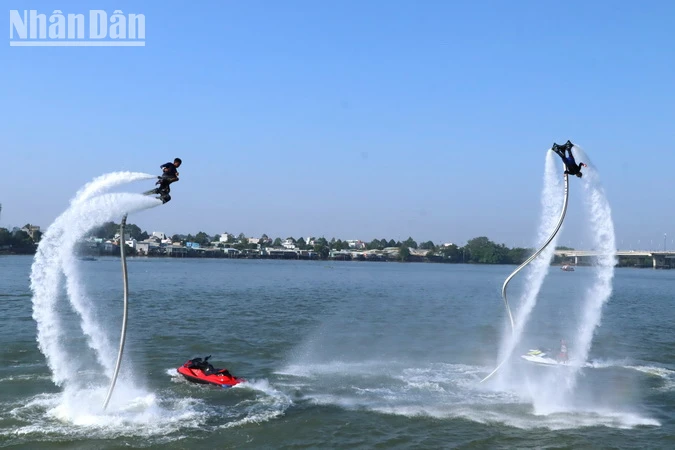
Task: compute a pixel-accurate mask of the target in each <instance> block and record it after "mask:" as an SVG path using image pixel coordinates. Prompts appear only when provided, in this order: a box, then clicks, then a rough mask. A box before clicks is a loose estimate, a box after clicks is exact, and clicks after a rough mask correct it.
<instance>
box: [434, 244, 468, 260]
mask: <svg viewBox="0 0 675 450" xmlns="http://www.w3.org/2000/svg"><path fill="white" fill-rule="evenodd" d="M438 252H439V253H440V254H441V256H442V257H443V260H444V261H446V262H455V263H460V262H462V251H461V250H460V248H459V247H457V246H456V245H455V244H452V245H448V246H443V247H441V248H440V249H439V250H438Z"/></svg>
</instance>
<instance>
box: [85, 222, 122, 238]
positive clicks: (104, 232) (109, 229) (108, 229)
mask: <svg viewBox="0 0 675 450" xmlns="http://www.w3.org/2000/svg"><path fill="white" fill-rule="evenodd" d="M119 231H120V226H119V225H118V224H116V223H115V222H105V223H104V224H102V225H101V226H99V227H96V228H94V229H92V230H91V235H92V236H94V237H97V238H100V239H112V238H114V237H115V235H116V234H117V233H119Z"/></svg>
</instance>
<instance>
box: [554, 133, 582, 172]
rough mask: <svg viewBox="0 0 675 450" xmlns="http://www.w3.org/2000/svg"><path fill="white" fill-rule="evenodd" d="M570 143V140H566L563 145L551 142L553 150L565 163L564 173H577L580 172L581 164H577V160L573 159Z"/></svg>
mask: <svg viewBox="0 0 675 450" xmlns="http://www.w3.org/2000/svg"><path fill="white" fill-rule="evenodd" d="M573 145H574V144H572V143H571V142H570V141H567V143H566V144H565V145H558V144H553V151H554V152H556V153H557V154H558V156H560V157H561V158H562V160H563V163H564V164H565V167H566V168H567V170H565V173H566V174H569V175H577V174H579V173H581V164H583V163H580V164H577V162H576V161H575V160H574V155H572V146H573ZM565 151H567V153H568V154H569V156H566V155H565Z"/></svg>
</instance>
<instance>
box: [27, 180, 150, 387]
mask: <svg viewBox="0 0 675 450" xmlns="http://www.w3.org/2000/svg"><path fill="white" fill-rule="evenodd" d="M149 178H154V177H153V176H152V175H148V174H142V173H133V172H116V173H112V174H107V175H104V176H102V177H98V178H97V179H95V180H94V181H92V182H91V183H89V184H87V185H86V186H85V187H84V188H83V189H81V190H80V191H79V192H78V194H77V195H76V197H75V198H74V199H73V200H72V201H71V207H70V208H69V209H68V210H66V211H65V212H64V213H63V214H61V216H59V217H58V218H57V219H56V220H55V221H54V223H53V224H52V225H51V226H50V227H49V228H48V230H47V231H46V232H45V234H44V235H43V237H42V240H41V241H40V245H39V246H38V250H37V253H36V255H35V260H34V262H33V266H32V272H31V289H32V291H33V318H34V319H35V321H36V322H37V329H38V336H37V340H38V345H39V348H40V350H41V351H42V353H43V354H44V355H45V357H46V359H47V364H48V365H49V368H50V369H51V371H52V380H53V381H54V383H55V384H57V385H59V386H61V385H63V384H64V383H66V382H67V381H69V380H72V372H73V371H72V367H70V366H71V364H70V363H69V354H68V350H67V349H66V348H65V346H64V345H63V343H62V340H63V339H64V337H65V336H66V334H67V333H66V330H65V329H64V327H63V325H62V323H61V318H60V316H59V306H58V299H59V293H60V288H61V280H62V273H63V274H65V275H66V277H67V291H68V294H69V300H70V302H71V305H72V307H73V309H74V310H75V311H76V312H77V313H78V314H79V315H80V317H81V318H82V323H81V326H82V330H83V332H84V333H85V335H86V336H87V342H88V345H89V346H90V347H91V348H92V349H94V350H95V352H96V355H97V359H98V361H99V362H100V363H101V364H102V365H103V366H104V367H105V368H106V369H107V371H108V372H111V371H112V368H111V367H112V366H111V365H112V364H113V363H114V361H113V358H114V352H112V351H111V349H110V344H109V343H108V340H107V337H106V336H105V334H104V333H103V332H102V331H101V327H100V326H99V325H98V324H96V322H95V316H94V314H93V312H92V308H91V304H90V303H89V302H87V300H86V296H85V295H84V293H83V292H82V290H81V283H80V282H79V279H78V273H77V267H76V265H75V261H74V256H73V250H74V246H75V244H76V242H77V241H78V240H79V239H81V238H82V237H83V236H84V235H85V234H86V232H87V231H88V230H90V229H91V228H94V227H96V226H98V225H101V224H102V223H104V222H106V221H109V220H114V219H118V218H119V217H121V216H122V215H124V214H125V213H127V212H133V211H138V210H141V209H146V208H150V207H153V206H157V205H159V204H160V203H159V202H158V201H157V200H156V199H154V198H150V197H144V196H142V195H140V194H106V195H102V196H98V197H95V196H96V195H98V194H100V193H102V192H105V191H106V190H108V189H110V188H111V187H113V186H115V185H119V184H123V183H125V182H132V181H136V180H141V179H149ZM92 197H93V198H92ZM111 355H112V356H111Z"/></svg>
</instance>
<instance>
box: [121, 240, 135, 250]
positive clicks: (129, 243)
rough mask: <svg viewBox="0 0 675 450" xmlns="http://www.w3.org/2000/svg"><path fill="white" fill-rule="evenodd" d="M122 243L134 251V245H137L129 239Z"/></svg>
mask: <svg viewBox="0 0 675 450" xmlns="http://www.w3.org/2000/svg"><path fill="white" fill-rule="evenodd" d="M124 243H125V244H127V245H128V246H129V247H131V248H133V249H134V250H135V249H136V244H137V241H136V239H133V238H131V239H128V240H126V241H124Z"/></svg>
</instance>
